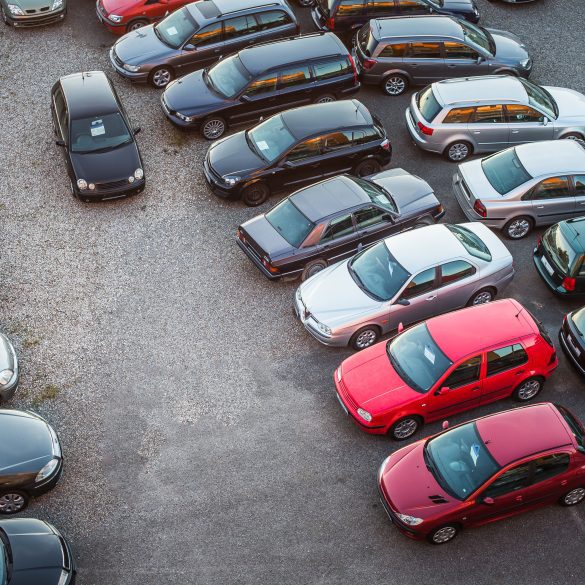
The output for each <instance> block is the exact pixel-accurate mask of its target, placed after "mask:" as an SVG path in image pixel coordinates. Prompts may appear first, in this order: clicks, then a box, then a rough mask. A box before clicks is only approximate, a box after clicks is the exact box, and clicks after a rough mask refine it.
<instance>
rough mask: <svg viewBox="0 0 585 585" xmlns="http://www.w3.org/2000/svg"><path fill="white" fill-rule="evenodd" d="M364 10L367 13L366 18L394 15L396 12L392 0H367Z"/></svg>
mask: <svg viewBox="0 0 585 585" xmlns="http://www.w3.org/2000/svg"><path fill="white" fill-rule="evenodd" d="M366 10H367V11H368V16H375V15H377V14H379V15H384V14H394V13H395V12H396V8H395V6H394V0H367V6H366Z"/></svg>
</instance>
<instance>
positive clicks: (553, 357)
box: [548, 351, 557, 366]
mask: <svg viewBox="0 0 585 585" xmlns="http://www.w3.org/2000/svg"><path fill="white" fill-rule="evenodd" d="M556 361H557V352H556V351H553V352H552V355H551V356H550V360H548V365H549V366H551V365H552V364H554V363H555V362H556Z"/></svg>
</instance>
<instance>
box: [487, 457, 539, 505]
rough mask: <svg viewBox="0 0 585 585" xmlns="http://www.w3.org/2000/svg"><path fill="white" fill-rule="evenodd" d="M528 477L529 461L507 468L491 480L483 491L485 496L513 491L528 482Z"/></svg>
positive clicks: (501, 494) (495, 495) (494, 495)
mask: <svg viewBox="0 0 585 585" xmlns="http://www.w3.org/2000/svg"><path fill="white" fill-rule="evenodd" d="M529 477H530V463H523V464H522V465H517V466H516V467H512V469H508V471H505V472H504V473H502V475H500V477H498V478H497V479H496V480H495V481H493V482H492V483H491V484H490V485H489V486H488V487H487V489H486V490H485V491H484V492H483V497H485V498H495V497H497V496H503V495H505V494H509V493H510V492H515V491H516V490H520V489H522V488H523V487H526V485H527V484H528V479H529Z"/></svg>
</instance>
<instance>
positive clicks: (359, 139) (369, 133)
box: [353, 126, 380, 144]
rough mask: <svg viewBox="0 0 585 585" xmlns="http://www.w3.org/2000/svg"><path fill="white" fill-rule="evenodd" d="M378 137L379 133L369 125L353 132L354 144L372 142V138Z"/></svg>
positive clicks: (376, 138)
mask: <svg viewBox="0 0 585 585" xmlns="http://www.w3.org/2000/svg"><path fill="white" fill-rule="evenodd" d="M379 139H380V135H379V134H378V132H377V130H376V129H375V128H374V127H373V126H370V127H369V128H364V129H363V130H356V131H355V132H354V133H353V142H354V144H368V143H369V142H372V140H379Z"/></svg>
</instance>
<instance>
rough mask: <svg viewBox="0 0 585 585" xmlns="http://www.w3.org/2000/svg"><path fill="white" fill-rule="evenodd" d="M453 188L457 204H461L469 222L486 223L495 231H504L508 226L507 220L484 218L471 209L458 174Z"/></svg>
mask: <svg viewBox="0 0 585 585" xmlns="http://www.w3.org/2000/svg"><path fill="white" fill-rule="evenodd" d="M452 187H453V194H454V195H455V199H456V200H457V203H459V207H460V208H461V211H463V214H464V215H465V217H466V218H467V219H468V220H469V221H479V222H481V223H484V224H485V225H487V226H488V227H491V228H495V229H502V228H503V227H504V226H505V225H506V221H507V220H506V219H490V218H485V217H482V216H481V215H479V213H477V212H476V211H475V210H474V209H473V208H472V207H471V204H470V202H469V200H468V199H467V197H465V194H464V193H463V190H462V188H461V185H460V183H459V180H458V174H457V173H455V174H454V175H453V181H452Z"/></svg>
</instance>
